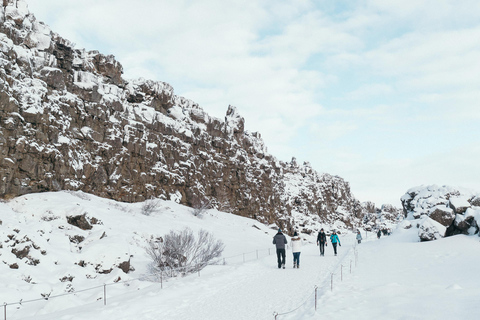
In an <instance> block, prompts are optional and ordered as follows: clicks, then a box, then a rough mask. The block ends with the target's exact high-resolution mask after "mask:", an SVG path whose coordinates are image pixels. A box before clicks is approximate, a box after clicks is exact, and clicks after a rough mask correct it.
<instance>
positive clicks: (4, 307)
mask: <svg viewBox="0 0 480 320" xmlns="http://www.w3.org/2000/svg"><path fill="white" fill-rule="evenodd" d="M3 316H4V317H5V319H4V320H7V303H6V302H5V303H4V305H3Z"/></svg>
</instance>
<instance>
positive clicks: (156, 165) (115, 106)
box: [0, 0, 364, 230]
mask: <svg viewBox="0 0 480 320" xmlns="http://www.w3.org/2000/svg"><path fill="white" fill-rule="evenodd" d="M0 19H1V25H0V58H1V59H0V65H1V69H0V177H1V179H0V197H1V198H11V197H15V196H18V195H22V194H27V193H33V192H43V191H57V190H82V191H84V192H88V193H92V194H95V195H99V196H101V197H106V198H111V199H115V200H119V201H124V202H136V201H143V200H145V199H149V198H152V197H157V198H163V199H175V200H177V201H178V202H180V203H182V204H186V205H190V206H195V205H197V204H204V203H206V202H210V203H211V204H212V206H214V207H216V208H218V209H220V210H223V211H229V212H232V213H235V214H238V215H242V216H246V217H252V218H256V219H257V220H259V221H261V222H264V223H276V224H277V225H279V226H281V227H282V228H285V229H287V230H289V228H293V225H294V224H295V223H294V221H293V218H292V214H293V213H300V214H303V215H313V216H318V217H320V220H321V221H322V222H325V223H328V222H331V221H333V220H337V219H340V220H342V221H344V223H345V224H346V225H347V226H348V225H355V224H358V223H360V222H361V221H362V218H363V214H364V212H363V211H362V208H361V206H360V205H359V202H358V201H357V200H356V199H355V198H354V197H353V195H352V194H351V191H350V186H349V184H348V183H347V182H345V181H344V180H343V179H342V178H340V177H338V176H331V175H329V174H320V173H318V172H316V171H315V170H313V169H312V168H311V166H310V165H309V164H308V163H304V164H303V165H300V164H297V163H296V161H295V160H292V162H290V163H285V162H282V161H278V160H277V159H275V158H274V157H273V156H271V155H270V154H268V152H267V149H266V147H265V145H264V143H263V141H262V139H261V137H260V134H259V133H256V132H253V133H252V132H248V131H245V129H244V125H245V120H244V119H243V118H242V117H241V116H240V115H239V113H238V111H237V109H236V108H235V107H233V106H229V107H228V110H227V112H226V116H225V119H222V120H221V119H216V118H213V117H211V116H209V115H208V114H206V113H205V112H204V110H203V109H202V108H200V107H199V106H198V104H196V103H195V102H193V101H191V100H188V99H185V98H183V97H180V96H177V95H175V94H174V90H173V88H172V87H171V86H170V85H169V84H167V83H164V82H157V81H149V80H144V79H138V80H132V81H127V80H125V79H123V78H122V65H121V64H120V63H119V62H117V61H116V60H115V58H114V57H113V56H111V55H110V56H105V55H102V54H100V53H99V52H97V51H85V50H83V49H75V48H74V47H73V45H72V44H71V43H70V42H69V41H68V40H66V39H63V38H62V37H60V36H59V35H58V34H56V33H54V32H52V31H51V30H50V29H49V27H48V26H46V25H44V24H43V23H41V22H38V21H36V19H35V17H34V16H33V15H32V14H31V13H30V12H29V11H28V8H27V6H26V4H25V2H24V1H23V0H4V1H3V6H1V7H0ZM339 212H340V214H339ZM346 212H347V213H348V214H345V213H346Z"/></svg>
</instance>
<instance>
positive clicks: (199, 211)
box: [192, 201, 212, 218]
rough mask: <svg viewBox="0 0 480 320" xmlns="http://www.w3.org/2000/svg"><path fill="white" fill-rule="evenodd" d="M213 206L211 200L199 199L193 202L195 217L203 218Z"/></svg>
mask: <svg viewBox="0 0 480 320" xmlns="http://www.w3.org/2000/svg"><path fill="white" fill-rule="evenodd" d="M211 207H212V205H211V203H210V201H203V202H202V201H197V202H196V203H194V204H193V210H192V213H193V215H194V216H195V217H199V218H201V217H202V216H203V215H204V214H205V212H207V210H208V209H210V208H211Z"/></svg>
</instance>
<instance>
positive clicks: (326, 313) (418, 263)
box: [0, 192, 480, 320]
mask: <svg viewBox="0 0 480 320" xmlns="http://www.w3.org/2000/svg"><path fill="white" fill-rule="evenodd" d="M141 212H142V203H136V204H124V203H118V202H115V201H112V200H106V199H103V198H99V197H96V196H92V195H88V194H84V193H81V192H59V193H41V194H32V195H26V196H22V197H19V198H16V199H13V200H11V201H9V202H6V203H5V202H4V203H0V220H1V226H0V254H1V255H0V261H1V263H0V268H1V272H0V281H1V290H0V299H1V301H2V302H5V303H7V306H6V311H7V319H30V320H33V319H35V320H47V319H65V320H69V319H70V320H71V319H78V320H80V319H90V318H95V319H99V320H103V319H105V320H106V319H109V320H110V319H125V320H127V319H158V318H162V319H164V318H165V319H173V320H174V319H179V320H180V319H182V320H184V319H192V320H193V319H196V320H199V319H200V320H202V319H233V320H235V319H239V320H240V319H274V313H276V314H277V319H325V318H328V319H372V318H382V317H383V318H385V319H432V320H433V319H439V318H442V317H441V316H439V315H442V316H445V317H447V318H456V319H460V318H461V319H476V317H475V316H474V315H475V314H478V312H479V311H480V307H479V306H478V304H477V303H473V302H474V301H478V299H479V298H480V292H479V291H478V289H477V288H478V287H479V286H480V280H479V279H480V278H479V277H478V270H477V266H478V263H479V262H480V260H479V257H480V246H479V240H478V237H476V236H470V237H469V236H463V235H459V236H455V237H450V238H445V239H441V240H439V241H436V242H431V243H422V242H419V239H418V235H417V230H416V228H411V229H408V230H407V229H402V228H399V229H396V230H395V231H394V233H393V235H391V236H388V237H382V238H381V239H380V240H377V238H376V236H375V235H374V234H372V233H365V232H364V231H362V235H363V241H362V243H361V244H360V245H358V246H356V247H355V241H354V237H355V235H354V234H352V233H348V234H343V235H341V236H340V240H341V244H342V246H341V247H339V255H338V256H336V257H335V256H333V252H332V247H331V245H329V246H327V247H326V255H325V257H320V256H319V254H318V247H317V246H316V245H315V235H312V236H308V235H303V236H302V237H303V247H302V254H301V256H300V266H301V267H300V269H293V268H292V257H291V250H290V249H288V250H287V268H286V269H285V270H283V269H280V270H279V269H277V267H276V257H275V253H274V246H273V245H272V243H271V241H272V237H273V235H274V234H275V233H276V228H274V226H271V228H269V227H267V226H264V225H262V224H259V223H258V222H256V221H255V220H252V219H248V218H243V217H239V216H236V215H232V214H228V213H223V212H219V211H217V210H209V211H208V212H207V213H205V214H204V216H203V217H202V218H199V217H196V216H194V215H193V214H192V209H191V208H188V207H185V206H182V205H179V204H177V203H175V202H172V201H162V202H160V203H159V204H158V211H157V212H154V213H152V214H151V215H149V216H146V215H143V214H142V213H141ZM84 214H85V221H87V222H88V223H89V224H90V225H91V227H92V228H91V229H89V230H82V229H80V228H78V227H76V226H73V225H72V224H70V223H69V222H68V221H69V220H68V217H72V216H78V215H84ZM70 222H72V220H70ZM185 226H188V227H190V228H192V229H193V230H199V229H201V228H203V229H206V230H208V231H210V232H211V233H212V234H213V235H214V236H215V237H216V238H218V239H221V240H222V241H224V243H225V245H226V247H225V251H224V254H223V256H222V257H221V259H220V260H219V264H216V265H211V266H208V267H207V268H206V269H204V270H202V271H201V272H200V273H199V274H192V275H188V276H185V277H179V278H175V279H170V280H169V281H167V282H163V283H160V282H155V281H151V280H153V279H152V278H145V275H146V274H148V269H149V267H148V266H149V263H150V258H149V257H148V256H147V254H146V252H145V245H146V243H147V241H148V240H149V239H151V238H152V237H158V236H162V235H164V234H166V233H168V232H169V231H170V230H180V229H183V228H184V227H185ZM325 227H326V226H325ZM327 231H328V229H327ZM82 239H83V240H82ZM288 239H290V238H288ZM80 240H81V241H80ZM26 248H28V249H26ZM19 252H23V253H24V254H23V255H20V256H17V254H18V253H19ZM81 261H82V262H81ZM125 261H129V268H127V269H126V270H122V269H121V268H120V266H124V265H123V264H122V263H124V262H125ZM15 264H16V265H17V266H14V267H12V266H13V265H15ZM124 269H125V268H124ZM458 270H461V272H457V271H458ZM125 271H127V273H125ZM332 281H333V290H332ZM104 285H106V286H104ZM315 286H318V289H317V307H318V308H317V311H316V312H315V304H314V303H315V301H314V299H315V298H314V296H315ZM104 290H105V291H104ZM105 297H106V298H107V299H106V301H105V300H104V298H105ZM46 298H48V299H46ZM20 301H21V304H20V303H19V302H20ZM419 301H422V303H421V304H419V303H418V302H419Z"/></svg>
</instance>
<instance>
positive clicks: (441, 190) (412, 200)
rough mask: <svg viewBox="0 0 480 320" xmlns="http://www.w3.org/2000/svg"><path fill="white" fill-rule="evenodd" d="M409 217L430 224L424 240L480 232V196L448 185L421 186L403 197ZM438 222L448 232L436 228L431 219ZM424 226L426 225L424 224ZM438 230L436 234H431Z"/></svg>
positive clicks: (403, 204)
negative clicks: (479, 201) (430, 221)
mask: <svg viewBox="0 0 480 320" xmlns="http://www.w3.org/2000/svg"><path fill="white" fill-rule="evenodd" d="M401 201H402V206H403V212H404V214H405V217H406V218H411V219H422V221H427V222H426V223H427V226H426V227H424V228H423V229H422V230H423V233H422V234H423V238H422V237H421V238H422V239H423V240H424V241H426V240H433V239H437V238H438V236H437V235H436V236H434V237H433V236H432V235H433V234H438V235H440V236H442V237H443V236H451V235H455V234H476V233H478V231H479V227H478V225H479V221H480V206H479V203H478V194H476V193H475V192H473V191H471V190H459V189H458V188H453V187H449V186H441V187H440V186H436V185H431V186H419V187H415V188H411V189H409V190H408V191H407V193H405V195H403V196H402V198H401ZM426 217H429V218H430V219H431V220H433V221H435V222H436V223H439V224H440V225H441V226H443V227H446V230H444V231H443V232H442V231H441V230H442V228H438V227H435V226H434V225H432V223H429V222H428V220H425V218H426ZM422 225H423V224H422ZM435 228H436V230H437V232H436V233H435V232H432V230H434V229H435Z"/></svg>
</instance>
